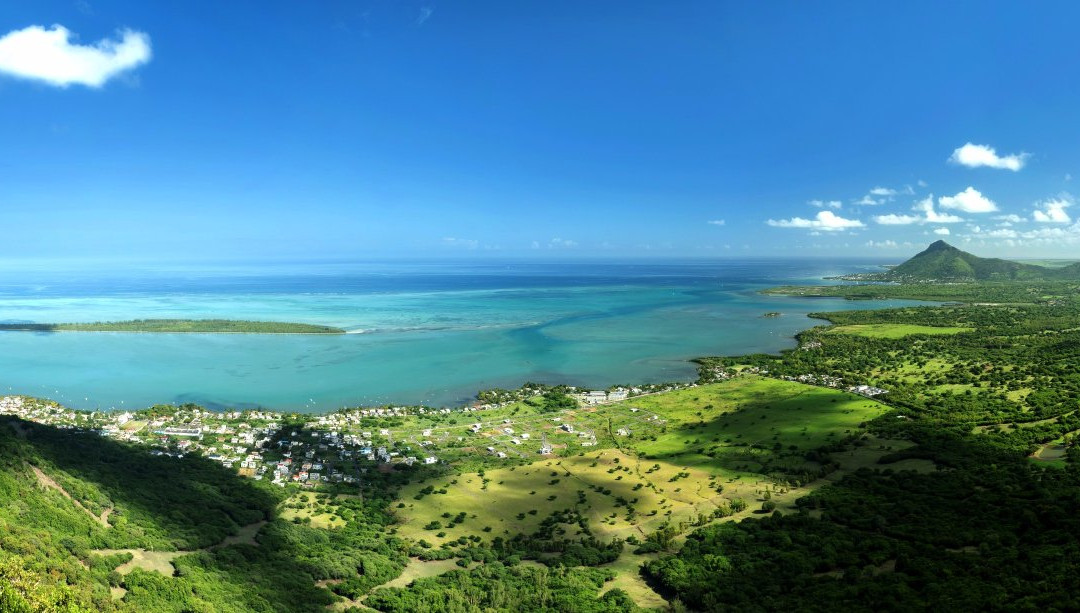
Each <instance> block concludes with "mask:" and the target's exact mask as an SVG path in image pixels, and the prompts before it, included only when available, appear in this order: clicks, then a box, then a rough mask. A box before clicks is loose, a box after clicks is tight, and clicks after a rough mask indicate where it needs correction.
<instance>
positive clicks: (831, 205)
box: [806, 200, 844, 209]
mask: <svg viewBox="0 0 1080 613" xmlns="http://www.w3.org/2000/svg"><path fill="white" fill-rule="evenodd" d="M806 204H809V205H810V206H812V207H817V208H819V209H825V208H828V209H838V208H840V207H842V206H844V203H842V202H840V201H839V200H808V201H807V202H806Z"/></svg>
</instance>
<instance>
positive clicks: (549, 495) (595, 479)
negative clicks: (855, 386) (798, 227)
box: [395, 375, 885, 547]
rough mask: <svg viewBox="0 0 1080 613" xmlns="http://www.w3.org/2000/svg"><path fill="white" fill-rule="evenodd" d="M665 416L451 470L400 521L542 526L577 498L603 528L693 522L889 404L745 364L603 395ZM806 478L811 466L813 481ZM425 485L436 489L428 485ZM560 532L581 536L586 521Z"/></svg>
mask: <svg viewBox="0 0 1080 613" xmlns="http://www.w3.org/2000/svg"><path fill="white" fill-rule="evenodd" d="M633 409H637V411H636V412H640V413H642V414H653V415H655V416H657V420H656V421H657V422H658V424H659V425H658V427H657V428H656V429H653V430H651V431H649V432H646V433H643V434H641V435H638V434H635V433H633V432H630V433H628V434H626V435H625V436H614V437H612V438H611V439H610V440H609V441H608V443H610V444H612V445H615V447H608V448H605V449H599V450H591V451H581V452H579V453H577V454H574V455H570V456H568V457H538V458H537V460H536V461H534V462H532V463H530V464H526V465H519V466H512V467H507V468H496V469H487V470H480V471H475V472H472V471H470V472H461V473H451V474H447V475H446V476H441V477H438V478H434V479H429V480H425V481H422V482H419V483H413V484H411V485H409V486H407V487H405V488H403V489H402V491H401V494H400V496H399V500H398V502H397V504H396V505H395V506H396V508H395V511H396V513H397V515H398V518H399V520H400V521H401V523H400V524H399V525H398V533H399V534H400V535H401V536H403V537H405V538H406V539H408V540H411V541H413V542H419V541H421V540H423V541H425V542H426V543H428V544H430V545H432V546H435V547H438V546H441V545H443V544H444V543H450V542H453V541H457V540H458V539H461V538H462V537H465V538H468V537H472V536H478V537H481V538H483V539H484V540H489V539H490V538H493V537H496V536H502V537H507V536H511V535H514V534H532V533H534V532H536V531H537V529H538V528H539V527H540V524H541V522H542V521H543V520H544V519H545V518H547V517H549V516H550V515H551V514H552V513H555V512H559V511H562V510H566V509H573V510H575V511H577V512H578V513H580V514H581V515H582V516H583V517H585V518H586V519H587V520H588V523H589V527H590V529H591V531H592V533H593V535H594V536H596V537H597V538H600V539H606V540H610V539H614V538H621V539H627V538H628V537H631V536H636V537H638V538H642V537H644V536H646V535H648V534H649V533H651V532H653V531H655V530H657V529H658V528H660V527H661V526H663V525H664V524H667V523H671V524H680V523H681V524H689V523H692V522H694V521H695V520H699V519H700V517H701V516H702V515H704V516H711V515H712V514H713V513H714V511H717V510H718V509H731V508H732V506H733V505H735V507H736V508H738V506H739V503H738V502H736V501H741V502H742V503H744V504H746V505H748V508H747V510H746V511H745V512H753V511H755V510H758V509H759V508H760V505H761V502H760V500H761V495H762V494H763V492H765V491H770V495H769V496H768V497H769V498H770V499H772V493H773V492H775V493H776V494H777V495H778V496H777V501H778V503H779V502H782V501H783V500H784V498H782V497H781V496H780V494H781V493H783V494H787V493H788V492H789V488H788V487H787V484H785V485H784V486H781V485H779V484H778V479H777V476H778V475H779V474H788V473H789V472H790V471H794V473H795V474H798V475H802V474H805V473H806V472H808V471H814V470H818V469H819V468H820V464H819V463H817V462H813V461H809V460H807V459H806V457H805V456H806V453H807V452H808V451H810V450H812V449H817V448H819V447H821V446H823V445H825V444H827V443H830V442H839V441H841V440H843V439H845V438H846V437H849V436H851V435H853V434H856V433H858V432H859V428H860V424H862V423H864V422H865V421H867V420H869V419H873V418H874V417H877V416H879V415H881V414H882V413H883V412H884V411H885V406H884V405H882V404H881V403H878V402H876V401H873V400H868V399H866V398H863V397H861V396H857V395H854V394H850V393H847V392H844V391H840V390H834V389H827V388H819V387H813V386H809V385H804V384H801V383H795V382H788V381H778V380H774V379H766V378H763V377H758V376H754V375H745V376H741V377H739V378H736V379H733V380H729V381H725V382H722V383H717V384H711V385H703V386H699V387H695V388H690V389H686V390H681V391H677V392H671V393H665V394H660V395H656V396H647V397H639V398H635V399H631V400H628V401H625V402H622V403H617V404H614V405H610V406H606V407H600V408H598V409H597V413H599V414H600V415H603V414H611V415H622V414H625V413H627V412H630V411H632V410H633ZM806 481H807V479H805V478H803V482H806ZM425 491H430V492H432V493H429V494H425V493H424V492H425ZM560 531H561V532H560V536H563V537H566V538H574V537H580V536H581V531H580V528H579V527H578V526H576V525H574V526H571V525H564V526H561V527H560Z"/></svg>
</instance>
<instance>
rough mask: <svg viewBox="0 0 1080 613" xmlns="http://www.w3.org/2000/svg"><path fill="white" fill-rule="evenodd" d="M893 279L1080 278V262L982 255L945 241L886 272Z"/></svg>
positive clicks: (1008, 279) (1016, 279) (1029, 279)
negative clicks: (1054, 264) (1041, 262)
mask: <svg viewBox="0 0 1080 613" xmlns="http://www.w3.org/2000/svg"><path fill="white" fill-rule="evenodd" d="M883 277H884V278H885V279H887V280H892V281H1036V280H1066V279H1080V264H1071V265H1069V266H1065V267H1063V268H1045V267H1043V266H1035V265H1032V264H1023V263H1020V262H1012V261H1009V260H1002V259H998V258H982V257H979V256H977V255H972V254H970V253H968V252H966V251H961V250H960V249H957V248H956V247H953V246H952V245H950V244H948V243H946V242H945V241H937V242H934V243H932V244H931V245H930V246H929V247H927V248H926V250H925V251H923V252H921V253H919V254H916V255H915V256H914V257H912V258H911V259H909V260H908V261H906V262H904V263H903V264H900V265H899V266H897V267H896V268H893V269H892V270H890V271H889V272H887V273H885V274H884V275H883Z"/></svg>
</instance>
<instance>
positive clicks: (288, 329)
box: [0, 319, 345, 334]
mask: <svg viewBox="0 0 1080 613" xmlns="http://www.w3.org/2000/svg"><path fill="white" fill-rule="evenodd" d="M3 330H8V331H22V332H199V333H213V334H344V333H345V331H344V330H342V329H341V328H333V327H330V326H319V325H314V324H299V323H285V322H274V321H239V320H232V319H135V320H132V321H113V322H96V323H68V324H34V323H25V324H17V323H16V324H12V323H8V324H0V331H3Z"/></svg>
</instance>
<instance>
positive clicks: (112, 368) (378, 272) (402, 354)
mask: <svg viewBox="0 0 1080 613" xmlns="http://www.w3.org/2000/svg"><path fill="white" fill-rule="evenodd" d="M879 264H881V262H866V261H857V262H856V261H826V260H810V261H805V260H803V261H794V260H792V261H788V260H776V259H758V260H720V261H710V262H703V261H691V262H663V263H655V262H651V263H650V262H602V263H597V262H559V263H550V262H547V263H537V262H495V263H493V262H451V263H446V262H431V263H424V262H409V263H305V264H276V265H262V266H236V265H233V266H228V267H225V266H200V267H173V268H170V269H162V268H160V267H155V268H152V269H144V270H138V269H129V270H125V271H122V272H119V271H115V270H113V271H110V272H108V273H101V272H98V271H95V270H93V269H89V268H85V269H82V270H59V269H56V268H55V267H53V268H36V269H35V268H23V269H20V270H18V271H14V270H7V271H4V272H0V322H38V323H56V322H77V321H117V320H127V319H136V318H230V319H248V320H271V321H292V322H306V323H317V324H327V325H333V326H338V327H341V328H344V329H346V330H348V331H349V332H350V333H349V334H345V335H338V336H306V335H215V334H132V333H83V332H78V333H76V332H66V333H34V332H0V392H2V393H17V394H27V395H34V396H42V397H48V398H52V399H55V400H57V401H60V402H62V403H64V404H67V405H68V406H72V407H78V408H87V409H93V408H100V409H122V408H141V407H145V406H149V405H152V404H157V403H184V402H194V403H199V404H202V405H204V406H207V407H212V408H217V409H224V408H232V407H237V408H249V407H267V408H274V409H282V410H300V411H326V410H334V409H337V408H341V407H345V406H358V405H372V404H387V403H392V404H421V403H422V404H428V405H435V406H442V405H457V404H461V403H464V402H467V401H468V400H469V399H471V398H472V397H473V396H474V395H475V393H476V392H477V391H478V390H480V389H484V388H490V387H506V388H513V387H518V386H520V385H521V384H522V383H524V382H526V381H538V382H545V383H568V384H574V385H581V386H586V387H593V388H602V387H607V386H609V385H614V384H622V383H639V382H663V381H689V380H692V379H693V378H695V376H696V370H695V368H694V365H693V364H691V363H690V362H688V360H689V359H691V358H693V357H697V356H704V355H731V354H742V353H750V352H760V351H765V352H776V351H779V350H781V349H784V348H788V347H792V346H793V345H794V340H793V336H794V334H796V333H797V332H798V331H800V330H803V329H806V328H808V327H810V326H812V325H815V323H817V322H815V321H814V320H812V319H810V318H808V317H807V316H806V314H807V313H809V312H814V311H828V310H841V309H865V308H881V307H883V306H890V305H898V304H910V303H909V302H904V301H882V302H864V301H857V302H853V301H844V300H838V299H824V298H816V299H800V298H789V297H770V296H762V295H760V294H759V293H758V290H760V289H761V288H764V287H768V286H772V285H778V284H782V283H819V282H820V279H821V277H822V276H826V275H833V274H839V273H844V272H854V271H866V270H873V269H876V268H877V266H878V265H879ZM770 311H778V312H780V313H782V314H783V315H782V316H781V317H777V318H764V317H762V315H763V314H764V313H766V312H770Z"/></svg>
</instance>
